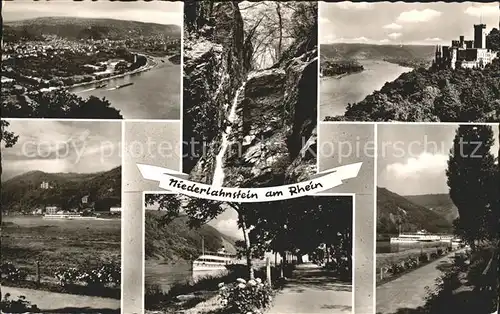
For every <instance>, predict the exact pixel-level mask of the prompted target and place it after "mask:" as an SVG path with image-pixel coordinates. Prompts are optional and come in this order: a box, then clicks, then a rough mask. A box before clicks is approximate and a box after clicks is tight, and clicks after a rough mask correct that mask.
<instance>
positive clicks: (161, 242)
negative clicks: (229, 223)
mask: <svg viewBox="0 0 500 314" xmlns="http://www.w3.org/2000/svg"><path fill="white" fill-rule="evenodd" d="M163 214H164V211H159V210H146V212H145V239H144V241H145V244H144V245H145V252H144V254H145V257H146V259H156V260H164V261H169V262H175V261H179V260H184V261H189V260H192V259H194V258H196V257H198V256H199V255H200V254H201V251H202V238H203V242H204V244H203V245H204V249H205V251H206V252H216V251H218V250H219V249H221V248H225V249H226V251H227V252H229V253H233V254H234V253H236V245H235V241H236V239H233V238H232V237H231V236H228V235H225V234H223V233H222V232H220V231H218V230H217V229H216V228H215V227H213V226H211V225H208V224H204V225H202V226H201V227H200V228H196V229H191V228H189V227H188V217H187V216H185V215H180V216H179V217H177V218H175V219H174V220H172V221H171V222H170V223H168V224H163V223H162V222H161V216H162V215H163Z"/></svg>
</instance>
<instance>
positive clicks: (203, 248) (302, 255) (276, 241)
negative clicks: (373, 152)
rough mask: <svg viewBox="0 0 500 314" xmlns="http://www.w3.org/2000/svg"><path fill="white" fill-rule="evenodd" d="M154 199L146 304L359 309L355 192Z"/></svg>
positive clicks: (149, 215) (229, 309)
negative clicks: (237, 199)
mask: <svg viewBox="0 0 500 314" xmlns="http://www.w3.org/2000/svg"><path fill="white" fill-rule="evenodd" d="M144 201H145V203H144V207H145V213H144V215H145V237H144V241H145V242H144V247H145V254H144V256H145V263H146V268H145V299H144V300H145V305H144V306H145V310H146V313H180V312H182V313H192V314H195V313H196V314H203V313H221V314H222V313H272V314H284V313H294V314H296V313H304V314H306V313H311V314H312V313H314V314H317V313H334V314H335V313H342V314H344V313H345V314H347V313H353V311H352V300H353V292H352V280H353V276H352V263H353V256H352V252H353V237H354V233H353V232H354V231H353V216H354V208H355V202H354V198H353V197H352V195H344V196H333V195H332V196H329V195H320V196H305V197H301V198H297V199H293V200H284V201H276V202H263V203H232V202H216V201H212V200H206V199H200V198H189V197H186V196H179V195H177V194H169V193H145V195H144ZM227 208H231V209H233V210H234V211H235V212H237V217H235V218H227V217H226V216H224V214H223V213H224V212H226V211H227Z"/></svg>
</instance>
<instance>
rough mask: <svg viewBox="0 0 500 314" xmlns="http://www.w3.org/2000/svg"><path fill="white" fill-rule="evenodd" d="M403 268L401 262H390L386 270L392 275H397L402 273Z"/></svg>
mask: <svg viewBox="0 0 500 314" xmlns="http://www.w3.org/2000/svg"><path fill="white" fill-rule="evenodd" d="M404 270H405V268H404V267H403V266H402V265H401V264H399V263H398V264H392V265H391V266H389V269H388V270H387V271H388V272H389V273H391V274H393V275H397V274H400V273H402V272H403V271H404Z"/></svg>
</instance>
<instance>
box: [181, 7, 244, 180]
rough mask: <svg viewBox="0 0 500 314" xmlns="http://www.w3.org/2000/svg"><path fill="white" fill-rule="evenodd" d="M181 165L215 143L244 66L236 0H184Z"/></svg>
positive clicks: (190, 162)
mask: <svg viewBox="0 0 500 314" xmlns="http://www.w3.org/2000/svg"><path fill="white" fill-rule="evenodd" d="M185 8H186V9H185V11H184V18H185V27H184V29H185V35H184V75H183V77H184V87H183V89H184V92H183V98H184V101H183V103H184V116H183V132H184V133H183V134H184V141H185V145H184V148H183V155H184V156H186V157H185V158H184V160H183V171H184V172H186V173H188V172H190V171H191V169H192V168H193V166H194V165H195V164H196V163H197V162H198V159H199V156H201V155H203V154H204V153H203V151H204V149H205V148H204V145H203V144H201V143H202V142H204V143H211V142H214V143H213V144H211V145H210V146H214V147H213V148H212V149H217V147H218V145H217V144H216V143H215V142H216V141H217V140H218V139H219V138H220V134H219V133H220V130H221V127H222V124H223V121H224V120H225V119H226V115H227V113H228V112H229V108H228V107H229V104H230V102H231V101H232V99H233V98H234V95H235V93H236V90H237V89H238V87H239V86H241V84H242V82H243V80H244V78H245V77H246V74H247V71H246V70H245V69H246V66H245V65H246V64H248V63H249V61H248V60H245V58H244V56H245V55H247V54H246V53H245V52H244V46H245V45H244V41H243V40H244V38H243V19H242V18H241V14H240V11H239V9H238V5H237V3H235V2H234V3H233V2H221V3H213V2H211V1H199V2H198V1H186V2H185Z"/></svg>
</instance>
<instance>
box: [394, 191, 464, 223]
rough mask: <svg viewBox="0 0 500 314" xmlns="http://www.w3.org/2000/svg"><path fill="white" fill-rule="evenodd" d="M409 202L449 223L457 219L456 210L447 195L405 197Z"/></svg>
mask: <svg viewBox="0 0 500 314" xmlns="http://www.w3.org/2000/svg"><path fill="white" fill-rule="evenodd" d="M404 197H405V198H407V199H408V200H409V201H410V202H413V203H415V204H417V205H420V206H423V207H425V208H428V209H429V210H432V211H433V212H435V213H438V214H439V215H441V216H442V217H444V218H445V219H446V220H448V221H449V222H453V220H455V219H456V218H457V217H458V208H457V207H456V206H455V204H453V201H452V200H451V198H450V195H448V194H424V195H405V196H404Z"/></svg>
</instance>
